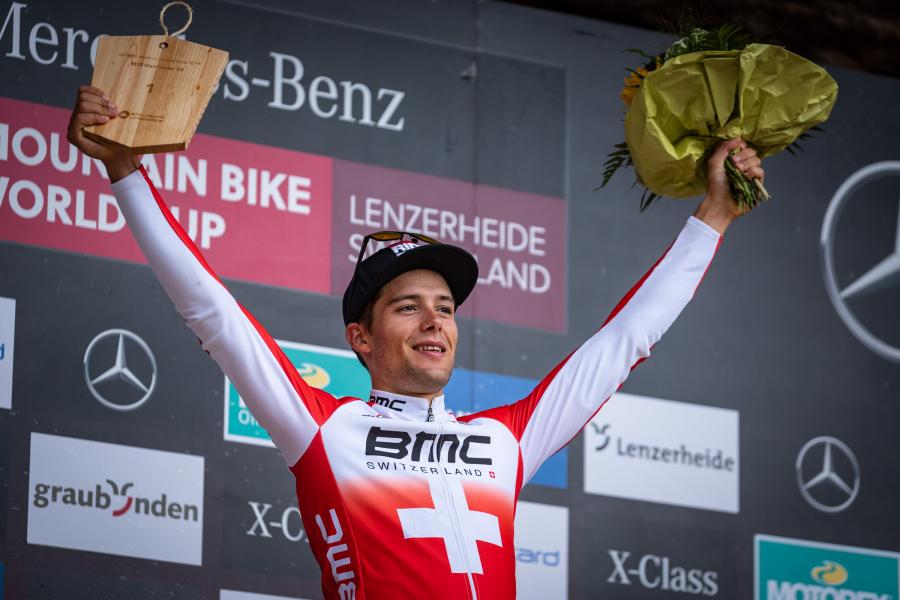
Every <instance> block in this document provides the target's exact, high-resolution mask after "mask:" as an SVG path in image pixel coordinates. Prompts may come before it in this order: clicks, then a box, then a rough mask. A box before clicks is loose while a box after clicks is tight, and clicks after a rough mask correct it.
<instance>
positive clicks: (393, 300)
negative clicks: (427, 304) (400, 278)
mask: <svg viewBox="0 0 900 600" xmlns="http://www.w3.org/2000/svg"><path fill="white" fill-rule="evenodd" d="M422 298H423V296H422V294H401V295H399V296H394V297H393V298H391V299H390V300H388V306H390V305H391V304H397V303H398V302H403V301H405V300H414V301H420V300H422ZM437 299H438V300H439V301H443V302H453V296H451V295H450V294H441V295H439V296H438V297H437Z"/></svg>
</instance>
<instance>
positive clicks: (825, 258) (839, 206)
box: [819, 160, 900, 363]
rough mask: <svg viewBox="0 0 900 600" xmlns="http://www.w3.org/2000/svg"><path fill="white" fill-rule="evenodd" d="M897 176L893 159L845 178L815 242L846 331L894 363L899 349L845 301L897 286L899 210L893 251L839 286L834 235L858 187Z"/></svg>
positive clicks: (899, 276)
mask: <svg viewBox="0 0 900 600" xmlns="http://www.w3.org/2000/svg"><path fill="white" fill-rule="evenodd" d="M898 176H900V161H896V160H893V161H884V162H878V163H875V164H872V165H869V166H867V167H864V168H862V169H860V170H859V171H857V172H856V173H854V174H853V175H851V176H850V177H848V178H847V180H846V181H845V182H844V183H843V184H842V185H841V186H840V187H839V188H838V190H837V192H835V194H834V197H833V198H832V199H831V204H830V205H829V206H828V211H827V212H826V213H825V221H824V222H823V223H822V236H821V238H820V242H819V246H820V249H821V251H822V273H823V275H824V277H825V288H826V290H827V291H828V297H829V298H830V299H831V303H832V304H833V305H834V308H835V310H836V311H837V313H838V316H840V318H841V320H842V321H843V322H844V324H845V325H846V326H847V328H848V329H849V330H850V333H852V334H853V335H854V337H856V339H858V340H859V341H860V342H862V343H863V344H864V345H865V346H866V347H867V348H869V349H870V350H871V351H872V352H874V353H875V354H877V355H879V356H881V357H882V358H886V359H887V360H890V361H893V362H896V363H900V348H896V347H894V346H892V345H890V344H888V343H886V342H885V341H884V340H882V339H880V338H879V337H878V336H876V335H875V334H873V333H872V332H871V331H869V329H868V328H867V327H866V326H864V325H863V324H862V322H860V320H859V319H858V318H857V317H856V315H854V314H853V312H852V311H851V310H850V308H849V307H848V306H847V301H848V300H851V299H853V298H856V297H859V296H862V295H863V294H866V293H869V292H873V291H877V290H880V289H885V288H888V287H896V286H900V213H898V222H897V229H896V238H895V241H894V249H893V252H891V253H890V254H889V255H888V256H887V257H886V258H884V259H882V260H881V261H880V262H879V263H878V264H876V265H875V266H874V267H872V268H871V269H869V270H868V271H867V272H866V273H864V274H863V275H861V276H860V277H858V278H857V279H856V280H855V281H853V282H852V283H850V284H849V285H847V286H846V287H845V288H843V289H840V287H839V285H838V282H837V276H836V275H835V269H834V236H835V230H836V228H837V222H838V220H839V219H840V215H841V213H842V212H843V210H844V208H845V207H846V206H847V204H848V200H849V199H850V198H851V197H853V196H854V195H855V194H856V192H857V191H859V189H860V188H862V187H863V186H865V185H867V184H869V183H871V182H872V181H875V180H878V179H883V178H886V177H898Z"/></svg>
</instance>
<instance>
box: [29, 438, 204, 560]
mask: <svg viewBox="0 0 900 600" xmlns="http://www.w3.org/2000/svg"><path fill="white" fill-rule="evenodd" d="M28 485H29V492H28V493H29V498H28V543H29V544H41V545H44V546H55V547H58V548H72V549H75V550H90V551H94V552H103V553H106V554H118V555H122V556H133V557H136V558H148V559H154V560H163V561H168V562H176V563H183V564H188V565H200V564H202V552H203V457H202V456H192V455H187V454H176V453H174V452H163V451H161V450H147V449H144V448H135V447H132V446H121V445H118V444H107V443H104V442H94V441H89V440H81V439H76V438H68V437H60V436H55V435H46V434H42V433H32V434H31V468H30V472H29V484H28Z"/></svg>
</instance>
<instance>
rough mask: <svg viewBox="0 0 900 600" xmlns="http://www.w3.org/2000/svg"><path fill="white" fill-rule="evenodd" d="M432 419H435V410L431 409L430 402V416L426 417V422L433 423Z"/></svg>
mask: <svg viewBox="0 0 900 600" xmlns="http://www.w3.org/2000/svg"><path fill="white" fill-rule="evenodd" d="M432 421H434V411H433V410H431V404H430V403H429V404H428V416H427V417H425V422H426V423H431V422H432Z"/></svg>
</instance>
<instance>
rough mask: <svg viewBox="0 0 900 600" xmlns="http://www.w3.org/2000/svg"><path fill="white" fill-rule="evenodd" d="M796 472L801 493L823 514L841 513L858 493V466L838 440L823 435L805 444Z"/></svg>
mask: <svg viewBox="0 0 900 600" xmlns="http://www.w3.org/2000/svg"><path fill="white" fill-rule="evenodd" d="M795 469H796V471H797V485H799V486H800V493H801V494H803V497H804V498H805V499H806V501H807V502H808V503H809V504H810V506H812V507H813V508H815V509H818V510H821V511H822V512H827V513H836V512H841V511H842V510H844V509H845V508H847V507H848V506H850V505H851V504H852V503H853V501H854V500H855V499H856V495H857V494H858V493H859V463H857V462H856V457H855V456H853V452H852V451H851V450H850V448H849V447H848V446H847V444H845V443H844V442H842V441H841V440H839V439H837V438H833V437H830V436H827V435H823V436H820V437H817V438H813V439H811V440H809V441H808V442H806V444H805V445H804V446H803V448H801V449H800V454H798V455H797V464H796V465H795Z"/></svg>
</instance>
